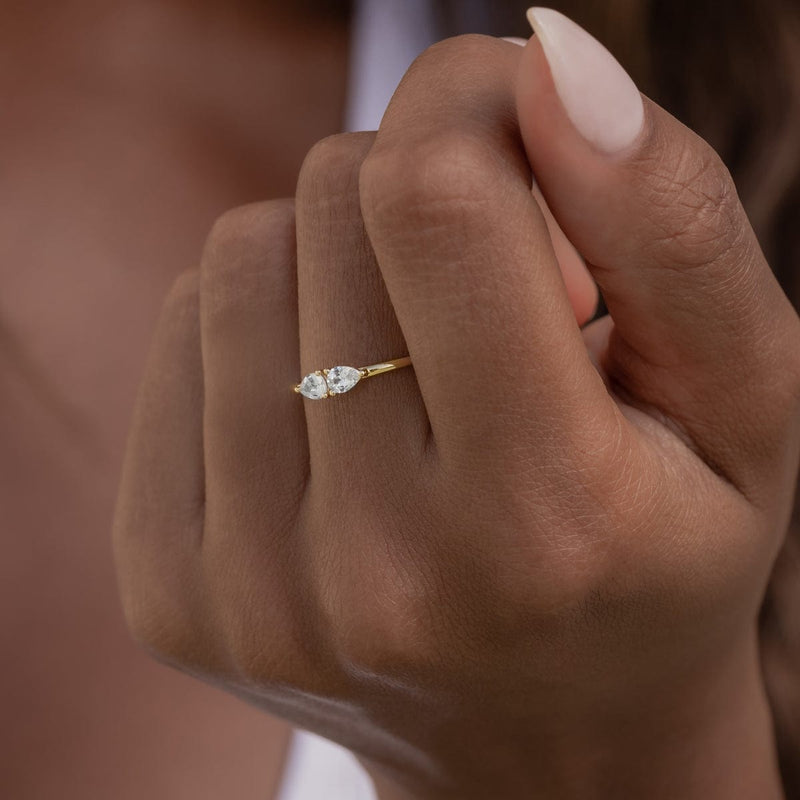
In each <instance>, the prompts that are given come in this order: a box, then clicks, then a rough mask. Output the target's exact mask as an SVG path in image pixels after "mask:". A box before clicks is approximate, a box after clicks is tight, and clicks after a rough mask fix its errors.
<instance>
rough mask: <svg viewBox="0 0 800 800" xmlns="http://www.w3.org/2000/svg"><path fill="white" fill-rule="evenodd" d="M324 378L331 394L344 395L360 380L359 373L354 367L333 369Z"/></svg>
mask: <svg viewBox="0 0 800 800" xmlns="http://www.w3.org/2000/svg"><path fill="white" fill-rule="evenodd" d="M325 377H326V378H327V380H328V388H329V389H330V392H331V394H344V393H345V392H349V391H350V390H351V389H352V388H353V387H354V386H355V385H356V384H357V383H358V382H359V381H360V380H361V373H360V372H359V371H358V370H357V369H356V368H355V367H334V368H333V369H329V370H328V372H327V373H326V375H325Z"/></svg>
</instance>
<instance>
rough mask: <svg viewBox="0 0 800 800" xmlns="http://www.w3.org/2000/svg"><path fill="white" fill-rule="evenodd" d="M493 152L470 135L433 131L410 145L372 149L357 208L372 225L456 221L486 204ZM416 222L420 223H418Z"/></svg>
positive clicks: (471, 216)
mask: <svg viewBox="0 0 800 800" xmlns="http://www.w3.org/2000/svg"><path fill="white" fill-rule="evenodd" d="M495 162H496V156H494V155H493V153H492V152H491V150H490V147H489V145H488V144H487V143H486V142H484V141H481V140H480V139H479V138H477V137H475V136H470V135H468V134H466V133H463V132H457V131H452V130H443V131H438V132H436V133H435V134H432V135H430V136H428V137H427V138H426V139H425V140H424V141H422V142H420V143H415V144H414V146H413V147H409V146H406V145H403V144H399V145H389V146H386V147H384V148H381V149H380V150H373V152H372V153H370V155H369V156H368V157H367V159H366V160H365V162H364V164H363V166H362V168H361V175H360V188H361V202H362V211H363V212H364V217H365V219H367V220H368V222H369V223H371V225H372V226H373V227H374V228H375V229H376V230H383V229H387V228H388V229H392V228H393V227H394V226H395V224H396V222H397V221H398V220H399V221H402V223H403V224H404V225H407V224H408V223H409V222H411V223H414V225H415V228H416V229H417V230H419V229H420V227H421V229H422V230H425V229H431V228H434V229H438V228H442V227H448V226H456V225H460V224H463V223H464V222H469V221H471V220H474V219H475V218H481V217H482V216H483V215H485V214H486V213H487V212H488V211H489V210H490V208H491V200H490V197H491V195H492V192H491V187H492V186H493V185H495V184H494V182H495V180H496V171H495V170H494V169H493V164H494V163H495ZM417 226H419V227H417Z"/></svg>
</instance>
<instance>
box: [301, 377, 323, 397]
mask: <svg viewBox="0 0 800 800" xmlns="http://www.w3.org/2000/svg"><path fill="white" fill-rule="evenodd" d="M300 394H301V395H303V397H308V398H310V399H311V400H321V399H322V398H323V397H327V396H328V384H327V383H325V378H324V377H323V376H322V375H317V373H316V372H312V373H311V374H310V375H306V376H305V378H303V380H302V381H300Z"/></svg>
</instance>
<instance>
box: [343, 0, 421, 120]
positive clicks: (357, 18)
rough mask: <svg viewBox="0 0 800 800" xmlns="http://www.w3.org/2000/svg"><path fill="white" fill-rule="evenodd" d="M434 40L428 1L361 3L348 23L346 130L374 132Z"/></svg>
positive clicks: (373, 0)
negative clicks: (399, 87)
mask: <svg viewBox="0 0 800 800" xmlns="http://www.w3.org/2000/svg"><path fill="white" fill-rule="evenodd" d="M436 39H437V37H436V25H435V23H434V17H433V10H432V8H431V3H430V0H360V2H358V3H357V4H356V8H355V14H354V18H353V28H352V38H351V46H350V81H349V86H348V98H349V102H348V107H347V111H346V114H345V129H346V130H348V131H375V130H377V129H378V125H379V124H380V121H381V117H382V116H383V112H384V111H385V110H386V106H387V105H388V104H389V100H390V98H391V96H392V94H393V92H394V90H395V89H396V88H397V84H398V83H400V79H401V78H402V77H403V75H404V74H405V72H406V70H407V69H408V68H409V67H410V66H411V62H412V61H413V60H414V59H415V58H416V57H417V56H418V55H419V54H420V53H421V52H422V51H423V50H425V49H426V48H427V47H429V46H430V45H432V44H433V43H434V42H435V41H436Z"/></svg>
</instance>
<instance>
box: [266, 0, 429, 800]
mask: <svg viewBox="0 0 800 800" xmlns="http://www.w3.org/2000/svg"><path fill="white" fill-rule="evenodd" d="M435 41H436V29H435V25H434V21H433V14H432V10H431V6H430V2H429V0H361V1H360V2H359V3H358V4H357V6H356V11H355V17H354V21H353V29H352V34H351V48H350V79H349V86H348V98H349V101H348V106H347V111H346V115H345V128H346V130H348V131H372V130H377V129H378V126H379V124H380V121H381V117H382V116H383V112H384V111H385V110H386V106H387V105H388V104H389V99H390V98H391V96H392V93H393V92H394V90H395V88H396V87H397V84H398V83H399V82H400V79H401V78H402V77H403V75H404V74H405V72H406V70H407V69H408V68H409V66H411V62H412V61H413V60H414V59H415V58H416V57H417V56H418V55H419V54H420V53H421V52H422V51H423V50H425V49H426V48H427V47H429V46H430V45H431V44H433V43H434V42H435ZM375 799H376V795H375V789H374V787H373V785H372V781H371V780H370V778H369V776H368V775H367V774H366V772H365V771H364V770H363V769H362V767H361V765H360V764H359V763H358V762H357V761H356V759H355V758H354V756H353V755H352V753H350V752H349V751H348V750H345V749H344V748H343V747H339V745H336V744H333V743H332V742H329V741H328V740H327V739H323V738H321V737H319V736H315V735H314V734H312V733H308V732H306V731H296V732H295V734H294V736H293V739H292V746H291V749H290V752H289V759H288V762H287V764H286V770H285V772H284V778H283V784H282V787H281V790H280V792H279V793H278V798H277V800H375Z"/></svg>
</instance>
